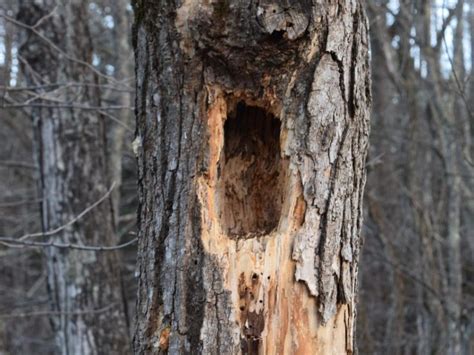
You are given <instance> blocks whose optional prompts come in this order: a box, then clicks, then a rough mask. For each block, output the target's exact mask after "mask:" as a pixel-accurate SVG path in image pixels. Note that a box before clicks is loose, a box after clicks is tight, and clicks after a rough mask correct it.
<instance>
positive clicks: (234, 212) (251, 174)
mask: <svg viewBox="0 0 474 355" xmlns="http://www.w3.org/2000/svg"><path fill="white" fill-rule="evenodd" d="M280 130H281V123H280V121H279V120H278V119H277V118H276V117H274V116H273V115H272V114H270V113H268V112H266V111H265V110H264V109H262V108H259V107H254V106H247V105H246V104H245V103H243V102H240V103H239V104H238V105H237V107H236V109H235V110H233V111H231V112H230V113H229V114H228V117H227V120H226V121H225V125H224V151H223V154H222V156H221V158H220V162H219V168H218V176H219V179H218V184H219V187H218V200H219V203H218V213H219V217H220V223H221V228H222V229H223V230H224V231H225V232H226V233H227V235H228V236H234V237H235V236H239V237H250V236H255V235H263V234H268V233H270V232H271V231H272V230H274V229H275V228H277V227H278V222H279V220H280V215H281V210H282V205H283V197H284V188H285V185H286V181H287V179H286V176H287V174H286V171H287V168H288V161H287V160H286V159H282V158H281V157H280Z"/></svg>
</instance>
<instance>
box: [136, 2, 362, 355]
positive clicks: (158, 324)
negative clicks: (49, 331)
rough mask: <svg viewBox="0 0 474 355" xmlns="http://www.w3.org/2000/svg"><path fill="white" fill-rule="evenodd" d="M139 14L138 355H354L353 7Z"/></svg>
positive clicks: (358, 16)
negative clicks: (144, 354)
mask: <svg viewBox="0 0 474 355" xmlns="http://www.w3.org/2000/svg"><path fill="white" fill-rule="evenodd" d="M134 6H135V16H136V18H135V29H134V43H135V52H136V65H137V67H136V74H137V93H138V94H137V101H136V107H137V108H136V115H137V137H136V141H135V147H136V148H137V153H138V162H139V200H140V207H139V227H140V232H139V233H140V238H139V239H140V245H139V256H138V259H139V260H138V267H139V293H138V310H137V328H136V332H135V340H134V346H135V351H136V352H138V353H163V352H169V353H172V354H176V353H204V354H234V353H246V354H256V353H265V354H274V353H287V354H290V353H293V354H342V353H352V352H353V351H354V342H353V334H354V318H355V298H356V294H357V265H358V255H359V248H360V239H359V232H360V227H361V218H362V209H361V204H362V191H363V186H364V181H365V169H364V162H365V156H366V150H367V138H368V130H369V128H368V119H369V104H370V79H369V65H368V53H367V48H368V42H367V24H366V20H365V15H364V13H363V10H362V8H361V5H360V3H358V2H354V1H345V2H339V3H333V2H329V1H322V2H316V1H313V2H311V1H295V2H292V3H291V5H290V4H289V3H288V2H286V1H260V2H258V3H252V4H251V5H250V6H249V5H248V2H244V1H232V2H228V1H220V2H217V3H213V4H209V3H207V2H201V1H184V2H183V3H182V4H181V6H176V5H174V4H173V3H171V2H164V3H156V2H154V1H146V0H142V1H140V0H138V1H135V2H134Z"/></svg>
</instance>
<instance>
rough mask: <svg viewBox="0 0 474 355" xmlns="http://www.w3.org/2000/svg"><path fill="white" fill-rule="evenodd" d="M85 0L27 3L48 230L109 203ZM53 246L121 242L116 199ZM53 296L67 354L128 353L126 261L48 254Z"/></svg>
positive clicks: (27, 51)
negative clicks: (124, 296)
mask: <svg viewBox="0 0 474 355" xmlns="http://www.w3.org/2000/svg"><path fill="white" fill-rule="evenodd" d="M87 6H88V2H87V1H83V0H60V1H50V0H43V1H34V2H33V1H28V0H27V1H22V2H21V4H20V10H19V13H18V20H19V21H21V22H23V23H25V24H26V25H27V26H32V29H29V30H28V29H25V31H24V38H23V42H22V43H21V48H20V54H21V56H22V58H23V61H24V62H23V64H24V68H23V69H24V71H23V72H24V73H25V76H26V78H27V81H28V85H29V86H32V87H37V88H38V89H37V94H38V98H37V99H36V100H34V101H33V102H32V105H33V106H34V109H33V111H32V116H33V120H34V126H35V135H36V142H35V143H36V146H35V150H36V158H37V163H38V166H39V171H40V181H41V184H40V189H41V194H42V206H41V207H42V223H43V229H44V231H45V232H48V231H51V230H55V229H57V228H59V227H61V226H64V225H65V224H67V223H68V222H70V221H71V220H73V219H74V218H75V217H77V216H78V215H79V214H80V213H81V212H82V211H84V210H85V209H86V208H88V207H91V206H92V205H93V204H94V203H95V202H97V201H98V200H99V199H100V198H101V197H103V196H105V195H106V192H107V190H108V189H109V187H110V184H109V183H108V182H107V179H106V176H107V174H106V169H105V166H106V156H105V142H104V137H105V132H104V129H105V127H104V120H103V119H102V118H101V116H100V115H99V114H98V113H97V112H96V111H94V110H92V109H87V107H91V108H92V107H97V106H99V105H100V102H99V95H98V94H99V93H98V91H97V84H98V82H97V81H96V76H95V75H94V74H93V70H92V67H91V65H90V63H91V61H92V46H91V38H90V35H89V30H88V25H87V18H88V14H87ZM49 238H51V239H52V240H54V241H55V242H59V243H72V244H85V245H111V244H114V243H115V238H114V225H113V214H112V208H111V201H110V198H109V199H105V201H103V202H102V203H100V204H98V205H97V206H95V207H94V208H93V209H92V211H91V212H89V213H88V214H86V215H85V216H83V217H82V218H81V219H80V220H78V222H76V223H74V224H72V225H68V226H67V227H65V228H63V229H62V230H61V231H60V232H59V233H53V234H52V235H51V236H50V237H48V239H49ZM45 254H46V264H47V270H48V291H49V295H50V298H51V305H52V318H51V323H52V325H53V328H54V332H55V337H56V341H57V345H58V349H59V351H60V352H61V353H62V354H126V353H128V352H129V345H128V341H127V327H126V318H125V314H124V310H123V302H122V293H121V286H120V285H121V283H120V271H119V270H120V268H119V265H118V258H117V257H118V255H117V254H115V253H113V252H109V253H101V252H91V251H82V250H73V249H56V248H49V249H47V250H46V253H45Z"/></svg>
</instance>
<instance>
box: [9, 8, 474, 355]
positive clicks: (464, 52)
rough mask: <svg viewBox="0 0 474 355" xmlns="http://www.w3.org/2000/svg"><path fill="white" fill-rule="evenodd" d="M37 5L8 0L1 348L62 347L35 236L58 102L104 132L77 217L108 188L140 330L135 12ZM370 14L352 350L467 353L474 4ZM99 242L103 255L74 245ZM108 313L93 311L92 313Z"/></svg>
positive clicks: (473, 195) (472, 307)
mask: <svg viewBox="0 0 474 355" xmlns="http://www.w3.org/2000/svg"><path fill="white" fill-rule="evenodd" d="M42 2H43V3H46V4H48V5H47V6H46V7H43V8H41V7H39V6H36V5H35V4H34V3H35V2H34V1H17V0H0V142H1V144H0V182H1V183H0V242H2V245H1V246H0V354H52V353H56V352H57V349H56V348H55V346H56V345H55V342H54V334H53V330H52V329H53V328H52V327H51V325H53V327H54V326H58V325H57V324H59V323H61V322H60V318H61V319H62V318H63V317H64V314H61V312H56V311H55V310H52V309H51V307H50V302H49V297H48V287H49V288H51V285H50V283H49V282H48V276H47V275H48V274H47V267H49V266H48V265H49V262H48V258H52V257H55V255H54V253H53V252H50V251H49V250H50V249H61V248H58V247H52V246H47V245H42V244H41V243H45V244H48V243H50V242H49V239H46V240H45V239H44V237H42V236H41V233H38V232H40V231H41V230H42V228H43V227H44V226H43V225H42V223H44V216H43V217H42V215H41V209H42V207H41V206H43V209H44V206H45V203H46V199H48V198H51V196H45V195H44V191H45V190H44V189H42V188H41V184H40V182H39V181H40V180H41V179H42V176H43V175H44V166H43V167H42V168H41V167H40V166H39V164H40V163H41V162H43V164H44V161H42V160H41V159H43V158H44V157H43V158H41V156H40V153H41V151H42V149H43V151H44V149H46V148H47V147H46V148H45V147H40V146H38V144H36V143H35V142H37V139H35V135H37V134H41V133H38V132H39V131H40V130H41V129H44V127H43V128H42V127H40V126H39V122H40V120H39V119H38V117H41V115H45V112H46V113H48V112H53V111H52V110H55V109H56V110H60V111H61V110H62V112H75V113H76V117H84V119H85V120H90V121H91V122H96V121H100V127H102V128H103V133H104V134H103V138H104V139H103V140H101V141H100V142H99V143H100V144H99V143H97V142H95V143H94V144H95V145H94V149H97V151H98V152H99V151H101V153H100V154H103V155H104V156H103V157H102V158H103V159H102V158H101V161H102V162H103V163H104V164H105V165H106V166H105V167H104V169H103V171H104V174H105V176H103V177H102V178H101V177H94V179H99V180H100V181H101V184H102V185H104V186H103V187H104V188H102V189H99V190H97V191H93V192H91V194H92V195H93V196H92V197H93V198H94V199H93V200H90V199H89V200H84V201H85V202H84V201H82V202H84V203H83V204H82V206H79V205H80V204H79V203H78V205H77V206H75V207H74V208H72V210H73V211H74V212H75V213H74V214H72V215H71V217H73V218H83V219H84V220H85V221H87V220H88V218H90V217H89V215H90V214H94V213H95V212H94V211H92V212H91V210H93V209H94V208H95V207H96V205H98V204H100V203H102V202H103V201H104V200H105V199H108V198H109V197H111V199H110V200H111V201H112V203H111V205H112V210H113V214H114V216H113V218H112V222H110V223H111V225H112V229H113V233H112V237H111V238H109V239H108V240H107V242H104V243H103V245H107V246H111V245H121V246H120V247H118V248H116V250H115V251H113V252H111V253H113V254H114V255H115V258H114V259H113V260H111V261H110V260H108V261H107V263H108V264H106V265H107V266H106V267H108V268H113V269H116V270H119V271H120V273H121V275H120V279H121V281H120V280H118V279H117V281H116V282H117V285H112V286H111V287H112V288H113V287H116V288H117V289H119V290H120V289H122V290H123V293H122V294H121V295H120V297H119V298H123V299H124V301H125V303H126V305H127V307H126V309H127V311H126V312H125V313H126V314H125V317H126V319H127V321H126V322H125V324H120V323H119V324H117V327H118V326H123V327H124V329H123V331H124V332H125V333H127V332H128V334H131V333H132V328H133V317H134V316H133V312H134V307H135V296H136V280H135V276H134V271H135V263H136V245H135V244H133V240H134V239H133V238H134V231H135V228H136V209H137V198H136V195H137V193H136V190H137V187H136V186H137V184H136V179H137V175H136V161H135V156H134V153H133V149H132V141H133V138H134V127H135V123H134V108H133V101H134V87H135V84H134V69H133V68H134V64H133V62H134V58H133V50H132V45H131V41H130V38H131V25H132V21H133V13H132V8H131V6H130V4H129V1H128V0H88V1H86V0H84V1H82V2H79V3H81V5H78V8H80V9H81V11H82V10H83V12H82V13H81V12H80V11H79V12H78V13H66V14H63V15H64V26H63V27H48V28H45V26H43V24H44V23H47V19H48V17H49V16H54V13H55V11H58V10H57V7H56V6H55V4H54V3H55V2H54V1H52V0H51V1H49V0H44V1H42ZM45 8H46V9H49V10H50V11H46V12H44V9H45ZM366 9H367V13H368V15H369V20H370V27H371V55H372V77H373V100H374V104H373V115H372V130H371V138H370V141H371V142H370V143H371V148H370V152H369V158H368V161H367V169H368V180H367V185H366V193H365V210H366V213H365V228H364V233H363V237H364V241H365V244H364V248H363V255H362V257H361V262H360V265H361V274H360V294H359V305H358V323H357V336H358V346H359V352H360V353H361V354H447V353H448V352H447V349H449V348H451V349H452V348H453V347H452V344H453V343H456V344H457V345H458V348H459V349H460V353H462V354H474V340H473V333H474V316H473V315H474V272H473V271H474V258H473V252H474V232H473V231H474V159H473V153H474V146H473V143H472V141H473V139H474V118H473V112H474V80H473V76H472V70H473V68H474V1H473V0H457V1H456V0H403V1H395V0H390V1H386V0H367V1H366ZM68 16H70V18H68ZM71 33H72V36H83V38H82V39H77V38H75V39H74V40H75V41H79V43H81V47H80V48H79V49H80V50H77V49H78V48H75V49H73V50H71V48H70V47H68V40H67V39H64V38H66V37H67V36H69V35H71ZM69 44H70V43H69ZM65 62H68V63H73V64H64V63H65ZM78 67H80V68H81V69H80V70H78V69H77V68H78ZM61 70H63V71H64V72H65V73H66V74H64V75H62V74H61V75H60V74H58V73H60V72H61ZM84 97H85V98H87V100H86V99H84ZM76 98H80V99H79V100H78V99H76ZM48 110H51V111H48ZM64 114H66V113H64ZM94 117H95V118H94ZM94 120H95V121H94ZM66 128H67V127H66ZM69 128H71V127H69ZM72 128H74V127H72ZM72 128H71V129H72ZM86 130H87V127H86ZM65 132H66V134H67V130H65ZM77 154H82V153H81V152H78V153H77ZM97 154H99V153H97ZM38 157H39V158H38ZM66 163H68V162H66ZM41 169H43V170H42V171H43V172H41V171H40V170H41ZM83 178H86V176H83V177H81V179H83ZM101 179H102V180H101ZM99 180H97V181H99ZM104 181H105V182H104ZM43 183H44V182H43ZM86 186H88V185H86ZM94 201H95V202H94ZM79 202H81V201H79ZM65 203H67V202H65ZM59 205H60V204H59ZM89 212H91V213H89ZM42 221H43V222H42ZM102 222H103V223H104V224H105V223H108V222H106V221H102ZM69 227H70V226H65V227H64V229H67V228H69ZM47 230H48V229H47ZM34 233H38V234H37V235H35V234H34ZM53 234H54V233H53ZM15 240H16V242H15ZM96 242H97V241H91V242H90V243H89V244H90V245H95V246H97V247H99V246H100V245H101V244H100V243H96ZM128 242H130V243H128ZM35 243H36V245H33V244H35ZM67 248H70V247H69V246H67V245H63V249H67ZM90 253H97V254H100V253H109V252H106V251H81V250H77V251H76V254H74V255H75V256H76V257H77V258H87V257H88V254H90ZM96 277H97V278H96V279H93V281H94V282H98V283H101V282H102V281H103V280H101V279H100V277H101V275H100V274H99V275H98V276H97V275H96ZM102 277H104V275H102ZM114 280H115V279H114ZM114 282H115V281H114ZM48 285H49V286H48ZM93 286H94V285H92V286H91V287H92V288H93ZM111 306H113V304H112V303H111ZM109 310H110V308H107V307H106V308H103V309H94V310H93V311H91V313H92V315H91V317H92V318H91V319H93V317H95V316H97V317H99V315H100V313H101V312H107V311H109ZM55 318H58V320H55Z"/></svg>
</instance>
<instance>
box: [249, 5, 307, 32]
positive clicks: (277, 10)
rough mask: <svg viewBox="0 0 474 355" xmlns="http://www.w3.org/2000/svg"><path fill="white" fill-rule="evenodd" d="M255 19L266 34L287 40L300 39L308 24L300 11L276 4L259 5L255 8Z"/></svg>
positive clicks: (305, 16) (304, 15)
mask: <svg viewBox="0 0 474 355" xmlns="http://www.w3.org/2000/svg"><path fill="white" fill-rule="evenodd" d="M257 19H258V22H259V24H260V26H262V28H263V29H264V31H265V32H267V33H268V34H270V35H275V34H280V35H282V36H285V37H286V38H288V39H289V40H295V39H297V38H299V37H301V36H302V35H303V33H304V32H305V31H306V28H307V27H308V23H309V19H308V17H307V15H306V14H305V13H304V12H303V11H302V9H297V8H294V7H289V8H287V7H284V6H282V5H278V4H260V5H259V6H258V7H257Z"/></svg>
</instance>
